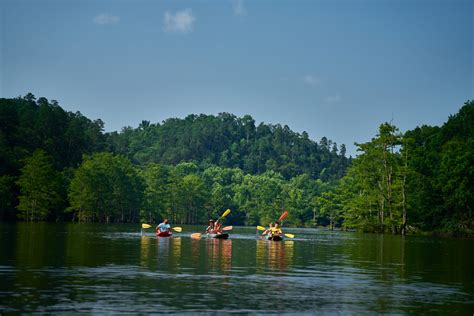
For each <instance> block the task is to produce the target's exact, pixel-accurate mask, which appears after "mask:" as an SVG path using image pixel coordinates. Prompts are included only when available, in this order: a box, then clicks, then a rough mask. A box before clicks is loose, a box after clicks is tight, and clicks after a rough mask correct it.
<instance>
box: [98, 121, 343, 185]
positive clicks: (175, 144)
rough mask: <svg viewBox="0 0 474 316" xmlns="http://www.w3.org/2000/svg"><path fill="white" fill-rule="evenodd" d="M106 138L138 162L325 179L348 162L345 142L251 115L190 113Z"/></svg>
mask: <svg viewBox="0 0 474 316" xmlns="http://www.w3.org/2000/svg"><path fill="white" fill-rule="evenodd" d="M107 137H108V142H109V144H110V148H111V150H112V151H114V152H116V153H120V154H123V155H125V156H127V157H128V158H129V159H131V160H132V161H133V162H134V163H136V164H139V165H146V164H147V163H150V162H154V163H161V164H167V165H176V164H178V163H181V162H186V161H196V162H197V164H198V165H199V166H200V167H203V168H207V167H209V166H211V165H217V166H221V167H225V168H239V169H241V170H243V171H244V172H245V173H249V174H262V173H264V172H266V171H274V172H277V173H280V174H281V175H283V177H284V178H285V179H287V180H288V179H290V178H292V177H294V176H296V175H299V174H308V175H310V177H311V178H314V179H316V178H321V179H322V180H324V181H328V180H336V179H339V178H340V177H342V176H343V175H344V174H345V170H346V168H347V166H348V165H349V159H348V158H347V157H345V146H341V149H340V151H339V149H338V147H337V145H336V143H333V142H332V141H331V140H328V139H327V138H326V137H324V138H323V141H322V143H321V144H319V145H318V144H317V143H315V142H314V141H312V140H310V139H309V138H308V134H307V133H303V134H299V133H295V132H293V131H292V130H290V128H289V127H288V126H286V125H285V126H281V125H279V124H277V125H267V124H263V123H261V124H259V125H258V126H255V121H254V120H253V118H252V117H251V116H249V115H246V116H244V117H241V118H239V117H236V116H234V115H232V114H229V113H220V114H219V115H218V116H213V115H204V114H201V115H189V116H187V117H186V118H185V119H176V118H174V119H168V120H166V121H164V122H163V123H162V124H150V122H147V121H144V122H142V124H140V126H139V127H138V128H136V129H133V128H129V127H127V128H124V129H123V130H122V132H121V133H116V132H114V133H110V134H107Z"/></svg>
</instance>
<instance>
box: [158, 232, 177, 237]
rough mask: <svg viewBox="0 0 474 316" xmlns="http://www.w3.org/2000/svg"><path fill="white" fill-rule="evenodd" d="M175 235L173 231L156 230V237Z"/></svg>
mask: <svg viewBox="0 0 474 316" xmlns="http://www.w3.org/2000/svg"><path fill="white" fill-rule="evenodd" d="M171 235H173V233H172V232H161V233H159V232H156V237H171Z"/></svg>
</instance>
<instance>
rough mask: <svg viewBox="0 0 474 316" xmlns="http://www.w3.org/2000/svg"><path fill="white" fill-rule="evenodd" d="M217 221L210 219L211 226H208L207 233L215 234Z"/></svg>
mask: <svg viewBox="0 0 474 316" xmlns="http://www.w3.org/2000/svg"><path fill="white" fill-rule="evenodd" d="M214 231H215V221H214V220H213V219H210V220H209V226H207V228H206V233H208V234H214V233H215V232H214Z"/></svg>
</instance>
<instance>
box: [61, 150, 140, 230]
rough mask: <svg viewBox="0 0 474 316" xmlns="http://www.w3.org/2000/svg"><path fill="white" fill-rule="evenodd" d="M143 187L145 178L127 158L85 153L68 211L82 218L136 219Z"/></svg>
mask: <svg viewBox="0 0 474 316" xmlns="http://www.w3.org/2000/svg"><path fill="white" fill-rule="evenodd" d="M143 190H144V183H143V179H142V178H141V177H140V176H139V175H138V172H137V170H136V169H135V167H133V165H132V164H131V162H130V160H128V159H127V158H125V157H123V156H114V155H113V154H111V153H96V154H93V155H92V156H85V157H84V160H83V162H82V164H81V165H80V166H79V168H78V169H77V170H76V171H75V173H74V177H73V179H72V180H71V184H70V186H69V194H68V196H69V202H70V207H69V208H68V211H71V212H73V213H74V215H75V216H77V219H78V220H79V221H99V222H136V221H137V220H138V215H139V210H140V209H141V208H142V203H143Z"/></svg>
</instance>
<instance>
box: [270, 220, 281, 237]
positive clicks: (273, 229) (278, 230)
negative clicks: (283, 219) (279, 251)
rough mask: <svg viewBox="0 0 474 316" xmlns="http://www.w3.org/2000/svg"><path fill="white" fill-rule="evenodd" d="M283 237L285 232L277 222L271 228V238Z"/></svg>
mask: <svg viewBox="0 0 474 316" xmlns="http://www.w3.org/2000/svg"><path fill="white" fill-rule="evenodd" d="M281 235H283V232H282V231H281V228H280V222H275V225H274V226H273V227H271V228H270V237H272V238H273V237H276V236H278V237H281Z"/></svg>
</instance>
